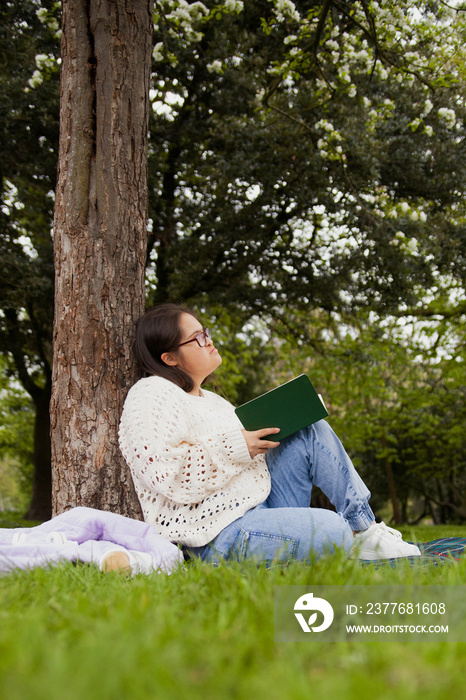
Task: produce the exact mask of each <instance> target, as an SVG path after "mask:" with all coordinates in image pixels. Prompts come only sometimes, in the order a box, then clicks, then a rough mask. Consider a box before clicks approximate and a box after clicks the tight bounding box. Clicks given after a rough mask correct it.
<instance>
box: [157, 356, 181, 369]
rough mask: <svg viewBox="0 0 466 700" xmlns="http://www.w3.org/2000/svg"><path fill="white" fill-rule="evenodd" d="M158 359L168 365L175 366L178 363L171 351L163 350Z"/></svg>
mask: <svg viewBox="0 0 466 700" xmlns="http://www.w3.org/2000/svg"><path fill="white" fill-rule="evenodd" d="M160 359H161V360H162V362H163V363H164V364H166V365H168V366H169V367H176V366H177V364H178V360H177V359H176V357H175V356H174V355H172V353H171V352H164V353H163V355H160Z"/></svg>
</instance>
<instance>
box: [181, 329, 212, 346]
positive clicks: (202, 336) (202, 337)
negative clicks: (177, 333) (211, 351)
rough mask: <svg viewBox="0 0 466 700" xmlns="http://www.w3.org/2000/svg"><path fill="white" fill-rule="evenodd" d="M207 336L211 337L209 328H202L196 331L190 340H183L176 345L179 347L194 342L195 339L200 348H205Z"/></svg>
mask: <svg viewBox="0 0 466 700" xmlns="http://www.w3.org/2000/svg"><path fill="white" fill-rule="evenodd" d="M207 338H209V339H210V338H211V335H210V328H203V329H202V331H201V332H200V333H198V334H197V335H196V336H195V337H194V338H191V340H185V342H184V343H180V344H179V345H178V347H179V348H181V346H182V345H187V344H188V343H194V341H196V343H197V344H198V345H199V347H200V348H205V346H206V345H207Z"/></svg>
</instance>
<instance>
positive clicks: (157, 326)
mask: <svg viewBox="0 0 466 700" xmlns="http://www.w3.org/2000/svg"><path fill="white" fill-rule="evenodd" d="M182 314H190V315H191V316H194V318H196V319H197V316H196V314H195V313H194V311H191V309H188V308H186V307H184V306H180V305H178V304H159V305H157V306H154V307H153V308H152V309H149V310H148V311H146V313H145V314H143V315H142V316H141V318H140V319H139V320H138V322H137V324H136V337H135V341H134V352H135V355H136V360H137V362H138V364H139V368H140V370H141V372H142V373H143V374H145V375H146V376H147V375H152V376H154V375H155V376H156V377H163V378H164V379H168V380H169V381H171V382H173V383H174V384H176V385H177V386H179V387H181V388H182V389H184V391H186V392H188V393H189V392H190V391H192V389H193V387H194V382H193V380H192V379H191V377H190V376H189V374H187V373H186V372H184V371H183V370H182V369H180V368H179V367H171V366H169V365H166V364H165V362H164V361H163V360H162V355H163V353H165V352H173V351H174V350H176V349H177V348H178V346H179V344H180V343H181V342H182V338H181V329H180V316H181V315H182Z"/></svg>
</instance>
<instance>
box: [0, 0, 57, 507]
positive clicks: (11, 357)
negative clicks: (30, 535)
mask: <svg viewBox="0 0 466 700" xmlns="http://www.w3.org/2000/svg"><path fill="white" fill-rule="evenodd" d="M43 6H44V7H43V12H46V17H45V18H44V16H43V15H42V19H41V15H40V13H39V14H38V13H37V9H38V7H37V4H36V3H34V2H30V1H27V0H19V2H14V3H13V2H7V3H4V4H2V7H1V9H0V26H1V31H0V84H1V89H0V133H1V138H0V143H1V146H0V151H1V158H0V197H1V201H2V207H1V209H0V252H1V257H2V269H1V284H0V351H1V352H2V354H4V355H6V356H7V358H8V361H7V362H6V363H5V364H4V365H3V366H4V367H7V371H8V372H9V373H10V374H12V375H13V376H14V377H15V378H16V379H17V380H18V381H19V382H20V383H21V384H22V386H23V387H24V389H25V391H26V392H27V393H28V394H29V396H30V397H31V400H32V402H33V406H34V415H35V422H34V427H33V436H34V437H33V439H34V448H33V452H32V455H33V463H34V469H33V474H34V477H33V490H32V496H31V502H30V505H29V508H28V511H27V516H28V517H30V518H33V519H45V518H47V517H49V516H50V512H51V467H50V419H49V402H50V393H51V378H52V320H53V276H54V270H53V247H52V237H51V221H52V215H53V193H54V189H55V184H56V158H57V145H58V71H57V70H56V63H55V62H54V61H53V59H55V60H56V58H57V55H58V39H57V32H58V27H59V24H58V17H59V15H58V8H57V7H56V3H53V2H44V3H43ZM39 68H40V69H39ZM39 85H40V89H36V88H37V87H38V86H39ZM25 429H26V428H25V427H23V431H24V430H25ZM23 431H22V432H20V433H19V435H18V436H17V440H18V442H24V443H25V444H27V443H28V442H29V436H28V435H27V434H24V432H23ZM31 438H32V436H31ZM20 451H21V446H20V445H18V453H19V452H20Z"/></svg>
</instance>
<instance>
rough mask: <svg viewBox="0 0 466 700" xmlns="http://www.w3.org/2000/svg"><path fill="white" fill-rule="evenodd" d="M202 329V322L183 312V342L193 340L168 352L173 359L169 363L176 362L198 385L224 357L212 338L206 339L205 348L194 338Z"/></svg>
mask: <svg viewBox="0 0 466 700" xmlns="http://www.w3.org/2000/svg"><path fill="white" fill-rule="evenodd" d="M202 330H203V328H202V326H201V324H200V323H199V321H198V320H197V319H195V318H194V316H191V314H187V313H183V314H181V316H180V331H181V342H182V343H186V341H188V340H192V341H193V342H192V343H187V344H186V345H182V346H181V347H179V348H178V349H177V350H175V351H174V352H171V353H168V354H169V355H170V356H171V358H172V359H173V362H170V363H169V364H176V365H177V366H178V367H180V368H181V369H183V370H184V371H185V372H186V373H187V374H189V376H190V377H191V379H192V380H193V381H194V382H195V384H196V385H197V387H199V386H200V385H201V384H202V382H203V381H204V379H205V378H206V377H208V376H209V374H212V372H213V371H214V370H216V369H217V367H219V365H221V363H222V358H221V357H220V355H219V353H218V350H217V349H216V348H215V347H214V344H213V343H212V340H211V339H210V338H207V339H206V345H205V346H204V347H203V348H201V347H199V343H198V342H197V340H194V338H195V337H196V335H197V334H198V333H201V332H202ZM164 361H166V359H165V360H164Z"/></svg>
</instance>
